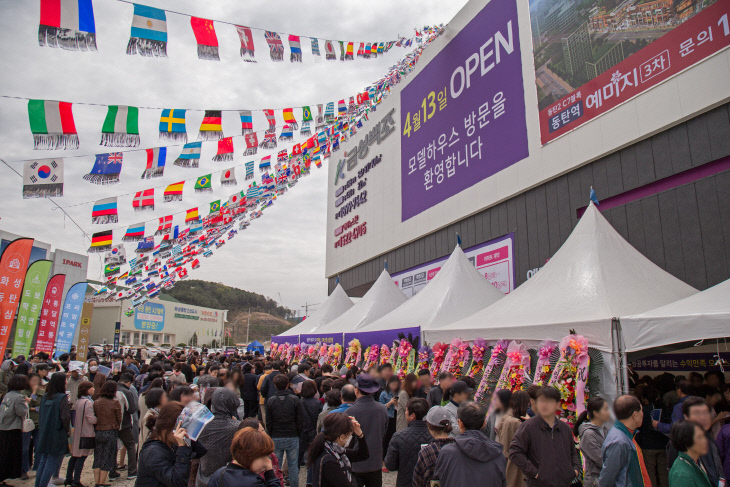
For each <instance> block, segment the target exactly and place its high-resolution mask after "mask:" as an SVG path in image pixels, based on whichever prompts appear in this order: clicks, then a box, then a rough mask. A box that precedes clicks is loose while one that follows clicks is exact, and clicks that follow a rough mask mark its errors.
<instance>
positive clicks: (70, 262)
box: [61, 259, 84, 269]
mask: <svg viewBox="0 0 730 487" xmlns="http://www.w3.org/2000/svg"><path fill="white" fill-rule="evenodd" d="M61 261H62V262H63V265H69V266H71V267H78V268H79V269H83V267H84V265H83V264H82V263H81V262H78V261H76V260H68V259H61Z"/></svg>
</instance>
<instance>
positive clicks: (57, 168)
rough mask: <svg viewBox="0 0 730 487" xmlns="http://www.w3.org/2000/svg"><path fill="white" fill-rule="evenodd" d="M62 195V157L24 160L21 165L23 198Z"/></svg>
mask: <svg viewBox="0 0 730 487" xmlns="http://www.w3.org/2000/svg"><path fill="white" fill-rule="evenodd" d="M53 196H63V159H61V158H58V159H38V160H35V161H26V163H25V165H24V166H23V198H24V199H27V198H49V197H53Z"/></svg>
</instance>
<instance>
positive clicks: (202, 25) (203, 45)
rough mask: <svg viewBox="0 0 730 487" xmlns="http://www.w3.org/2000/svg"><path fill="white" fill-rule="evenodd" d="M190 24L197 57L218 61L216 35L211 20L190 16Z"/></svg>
mask: <svg viewBox="0 0 730 487" xmlns="http://www.w3.org/2000/svg"><path fill="white" fill-rule="evenodd" d="M190 25H191V26H192V28H193V34H195V42H197V43H198V58H199V59H207V60H209V61H220V57H219V56H218V36H216V35H215V26H214V25H213V21H212V20H208V19H201V18H199V17H190Z"/></svg>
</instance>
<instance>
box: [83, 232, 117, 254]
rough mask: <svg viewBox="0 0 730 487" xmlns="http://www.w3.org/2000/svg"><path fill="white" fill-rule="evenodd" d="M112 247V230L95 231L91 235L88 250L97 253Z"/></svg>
mask: <svg viewBox="0 0 730 487" xmlns="http://www.w3.org/2000/svg"><path fill="white" fill-rule="evenodd" d="M111 248H112V231H111V230H106V231H104V232H97V233H95V234H93V235H92V236H91V247H89V250H88V252H90V253H92V252H93V253H98V252H105V251H107V250H111Z"/></svg>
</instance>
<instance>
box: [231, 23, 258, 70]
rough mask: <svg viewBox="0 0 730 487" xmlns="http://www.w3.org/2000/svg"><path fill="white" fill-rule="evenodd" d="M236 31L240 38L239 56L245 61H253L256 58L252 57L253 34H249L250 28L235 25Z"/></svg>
mask: <svg viewBox="0 0 730 487" xmlns="http://www.w3.org/2000/svg"><path fill="white" fill-rule="evenodd" d="M236 31H237V32H238V37H239V38H240V39H241V57H242V58H243V60H244V61H246V62H247V63H255V62H256V59H254V45H253V34H251V29H250V28H249V27H244V26H242V25H237V26H236Z"/></svg>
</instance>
